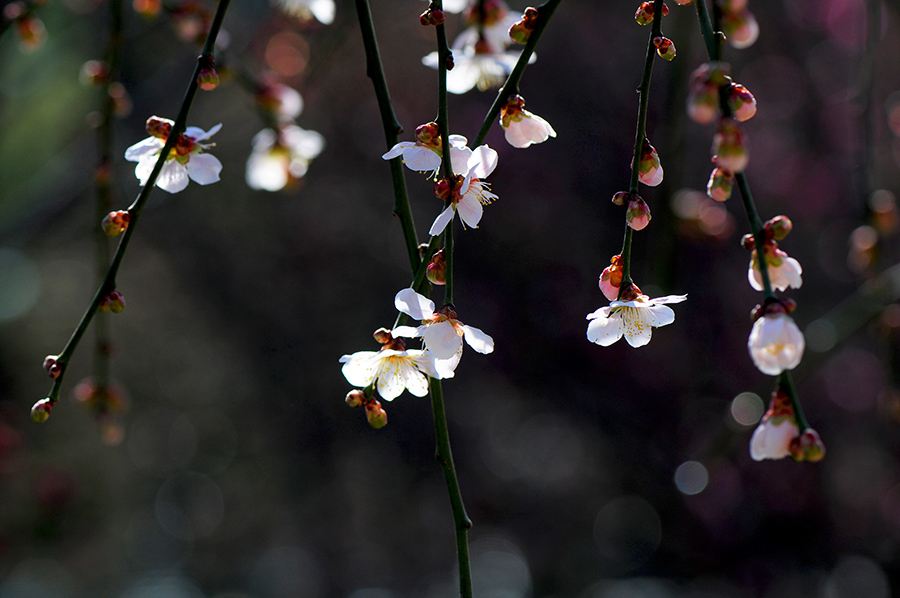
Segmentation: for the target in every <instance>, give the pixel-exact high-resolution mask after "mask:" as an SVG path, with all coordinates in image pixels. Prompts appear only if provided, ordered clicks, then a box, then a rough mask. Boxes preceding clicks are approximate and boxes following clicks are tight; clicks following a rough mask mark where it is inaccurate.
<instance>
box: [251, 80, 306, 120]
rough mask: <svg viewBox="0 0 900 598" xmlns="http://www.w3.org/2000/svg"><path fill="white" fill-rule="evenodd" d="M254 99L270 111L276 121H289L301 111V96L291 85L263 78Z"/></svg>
mask: <svg viewBox="0 0 900 598" xmlns="http://www.w3.org/2000/svg"><path fill="white" fill-rule="evenodd" d="M256 101H257V102H258V103H259V105H260V107H261V108H262V109H264V110H266V111H267V112H270V113H272V114H273V115H274V116H275V118H276V119H277V120H278V122H283V123H290V122H291V121H293V120H294V119H295V118H297V117H298V116H300V113H301V112H303V96H301V95H300V92H299V91H297V90H296V89H294V88H293V87H288V86H287V85H284V84H282V83H277V82H274V81H272V80H270V79H268V78H265V79H264V80H263V81H261V82H260V86H259V91H257V93H256Z"/></svg>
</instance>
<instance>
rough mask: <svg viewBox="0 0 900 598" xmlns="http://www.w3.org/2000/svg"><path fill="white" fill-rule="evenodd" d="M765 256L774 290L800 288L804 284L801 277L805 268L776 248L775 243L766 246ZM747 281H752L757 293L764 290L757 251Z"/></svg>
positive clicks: (751, 258) (748, 269) (751, 257)
mask: <svg viewBox="0 0 900 598" xmlns="http://www.w3.org/2000/svg"><path fill="white" fill-rule="evenodd" d="M763 255H764V257H765V261H766V265H767V269H768V272H769V282H770V283H771V284H772V288H773V289H774V290H777V291H784V290H785V289H787V288H788V287H793V288H795V289H799V288H800V286H801V285H802V284H803V278H801V276H800V275H801V274H803V267H802V266H800V262H798V261H797V260H795V259H794V258H792V257H789V256H788V254H787V253H785V252H784V251H782V250H780V249H778V248H777V247H775V246H774V243H766V244H765V250H764V251H763ZM747 279H748V280H749V281H750V286H751V287H753V288H754V289H756V290H757V291H762V290H763V283H762V273H760V271H759V260H758V259H757V254H756V250H755V249H754V250H753V253H752V254H751V256H750V266H749V267H748V268H747Z"/></svg>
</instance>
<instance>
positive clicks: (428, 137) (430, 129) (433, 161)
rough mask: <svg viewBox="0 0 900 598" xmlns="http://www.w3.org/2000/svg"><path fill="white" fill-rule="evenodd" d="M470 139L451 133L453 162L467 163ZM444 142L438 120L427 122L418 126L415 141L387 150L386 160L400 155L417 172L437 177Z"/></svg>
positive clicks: (451, 156) (407, 165)
mask: <svg viewBox="0 0 900 598" xmlns="http://www.w3.org/2000/svg"><path fill="white" fill-rule="evenodd" d="M467 143H468V140H467V139H466V138H465V137H463V136H462V135H450V161H451V163H452V164H457V163H458V164H465V163H466V161H467V160H468V159H469V156H470V155H471V154H472V150H470V149H469V148H468V147H466V144H467ZM442 152H443V143H442V141H441V132H440V129H439V128H438V124H437V123H436V122H430V123H425V124H424V125H419V126H418V127H416V140H415V141H401V142H399V143H397V144H396V145H395V146H394V147H392V148H391V149H389V150H388V151H387V152H385V153H384V154H383V155H382V156H381V157H382V158H383V159H384V160H393V159H394V158H397V157H400V158H401V159H402V160H403V163H404V164H406V167H407V168H409V169H410V170H415V171H417V172H424V173H427V174H428V175H429V178H431V177H436V176H437V173H438V170H439V169H440V167H441V160H442Z"/></svg>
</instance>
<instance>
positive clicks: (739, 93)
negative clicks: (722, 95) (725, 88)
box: [728, 83, 756, 122]
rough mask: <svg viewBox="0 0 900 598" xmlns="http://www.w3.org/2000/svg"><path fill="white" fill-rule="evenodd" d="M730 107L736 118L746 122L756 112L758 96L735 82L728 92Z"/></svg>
mask: <svg viewBox="0 0 900 598" xmlns="http://www.w3.org/2000/svg"><path fill="white" fill-rule="evenodd" d="M728 107H729V108H730V109H731V113H732V115H734V118H736V119H737V120H739V121H740V122H744V121H746V120H750V119H751V118H753V115H754V114H756V98H755V97H753V94H752V93H750V90H748V89H747V88H746V87H744V86H743V85H741V84H740V83H734V84H733V85H732V86H731V89H730V90H729V93H728Z"/></svg>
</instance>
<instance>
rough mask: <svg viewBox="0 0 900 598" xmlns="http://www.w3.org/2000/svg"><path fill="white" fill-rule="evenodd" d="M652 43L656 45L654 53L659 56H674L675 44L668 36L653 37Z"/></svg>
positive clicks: (666, 58)
mask: <svg viewBox="0 0 900 598" xmlns="http://www.w3.org/2000/svg"><path fill="white" fill-rule="evenodd" d="M653 45H654V46H656V53H657V54H659V56H660V58H663V59H665V60H672V59H673V58H675V44H673V43H672V40H670V39H669V38H668V37H655V38H653Z"/></svg>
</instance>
